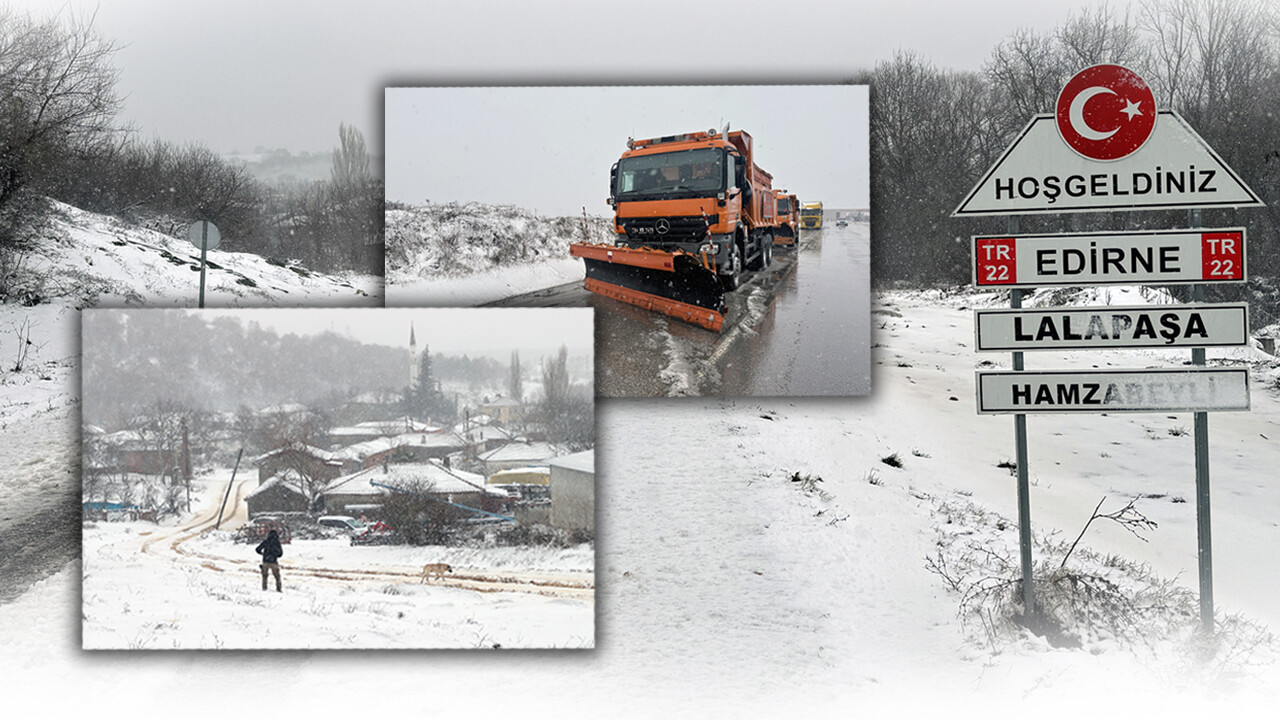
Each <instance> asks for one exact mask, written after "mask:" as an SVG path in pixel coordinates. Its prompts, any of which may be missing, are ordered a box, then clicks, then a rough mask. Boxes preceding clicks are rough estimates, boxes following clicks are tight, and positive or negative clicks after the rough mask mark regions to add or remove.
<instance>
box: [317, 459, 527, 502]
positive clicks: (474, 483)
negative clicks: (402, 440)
mask: <svg viewBox="0 0 1280 720" xmlns="http://www.w3.org/2000/svg"><path fill="white" fill-rule="evenodd" d="M395 492H410V493H414V494H422V495H426V496H428V497H431V498H433V499H436V500H439V501H441V502H447V503H453V504H457V505H463V506H466V507H472V508H478V509H481V510H486V511H488V512H495V510H494V509H493V508H500V507H502V506H503V505H504V504H505V503H506V502H507V499H508V498H507V494H506V492H504V491H501V490H497V489H493V488H486V487H485V485H484V478H483V477H482V476H480V475H476V474H475V473H469V472H464V471H462V470H455V469H453V468H450V467H448V466H446V465H445V464H444V463H442V462H436V461H428V462H421V463H394V464H393V463H388V464H386V465H377V466H374V467H370V468H365V469H364V470H361V471H359V472H355V473H351V474H350V475H344V476H342V477H339V478H336V479H334V480H333V481H332V482H330V483H329V485H328V486H327V487H326V488H325V489H324V490H323V491H322V493H321V496H322V497H323V498H324V506H325V509H326V512H330V513H335V514H358V513H361V512H371V511H372V512H376V511H377V509H379V508H381V506H382V504H383V503H385V502H386V500H387V498H388V497H389V496H390V495H391V494H392V493H395Z"/></svg>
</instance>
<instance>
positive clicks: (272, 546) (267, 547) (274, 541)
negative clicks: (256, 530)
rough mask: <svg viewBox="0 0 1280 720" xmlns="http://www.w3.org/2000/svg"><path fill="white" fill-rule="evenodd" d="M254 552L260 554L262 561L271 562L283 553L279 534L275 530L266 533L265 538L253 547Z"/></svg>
mask: <svg viewBox="0 0 1280 720" xmlns="http://www.w3.org/2000/svg"><path fill="white" fill-rule="evenodd" d="M253 551H254V552H256V553H258V554H259V555H261V556H262V562H264V563H273V562H276V561H277V560H279V559H280V556H281V555H284V548H282V547H280V536H279V535H277V534H276V531H275V530H272V531H271V532H269V533H267V539H266V540H263V541H262V542H260V543H258V547H256V548H254V549H253Z"/></svg>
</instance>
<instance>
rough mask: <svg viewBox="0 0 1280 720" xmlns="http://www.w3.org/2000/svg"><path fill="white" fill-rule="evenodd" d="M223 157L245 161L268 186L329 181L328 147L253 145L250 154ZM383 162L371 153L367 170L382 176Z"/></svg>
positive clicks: (246, 166)
mask: <svg viewBox="0 0 1280 720" xmlns="http://www.w3.org/2000/svg"><path fill="white" fill-rule="evenodd" d="M226 157H227V159H228V160H231V161H234V162H242V163H244V165H245V168H246V169H247V170H248V171H249V173H250V174H251V175H253V177H254V178H256V179H257V180H259V181H261V182H263V183H266V184H268V185H279V184H285V185H292V184H306V183H313V182H316V181H319V180H328V179H329V173H330V168H331V167H332V164H333V152H332V151H330V150H325V151H323V152H307V151H305V150H304V151H302V152H299V153H291V152H289V151H288V150H284V149H277V150H267V149H265V148H256V149H255V150H254V152H252V153H236V154H232V155H227V156H226ZM382 164H383V163H382V156H381V155H372V156H370V158H369V170H370V171H371V172H372V173H373V175H374V176H375V177H379V178H380V177H382Z"/></svg>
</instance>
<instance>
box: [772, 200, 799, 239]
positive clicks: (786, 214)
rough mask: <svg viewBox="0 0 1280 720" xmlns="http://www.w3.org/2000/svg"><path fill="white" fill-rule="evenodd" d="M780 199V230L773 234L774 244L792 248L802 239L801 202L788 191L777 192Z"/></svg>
mask: <svg viewBox="0 0 1280 720" xmlns="http://www.w3.org/2000/svg"><path fill="white" fill-rule="evenodd" d="M774 195H775V196H777V198H778V228H777V229H776V230H774V232H773V244H774V245H776V246H778V247H786V248H792V247H795V246H796V241H798V240H799V239H800V200H799V198H797V197H796V196H795V195H790V194H788V193H787V191H786V190H776V191H774Z"/></svg>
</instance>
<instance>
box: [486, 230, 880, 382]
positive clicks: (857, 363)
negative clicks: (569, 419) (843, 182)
mask: <svg viewBox="0 0 1280 720" xmlns="http://www.w3.org/2000/svg"><path fill="white" fill-rule="evenodd" d="M800 240H801V243H800V246H799V248H797V249H795V250H776V251H775V253H774V261H773V264H772V265H771V266H770V268H769V269H768V270H766V271H764V272H760V273H754V274H752V275H751V276H749V277H748V278H747V280H746V282H744V284H743V286H742V287H741V288H739V289H738V290H736V291H735V292H732V293H730V294H728V295H727V296H726V300H727V302H728V305H729V311H728V313H726V322H725V328H724V331H723V332H721V333H715V332H711V331H709V330H704V329H702V328H700V327H697V326H694V325H689V324H686V323H683V322H680V321H678V320H674V319H672V318H668V317H666V316H664V315H661V314H658V313H653V312H649V311H647V310H642V309H640V308H637V307H634V306H631V305H627V304H626V303H621V302H617V301H615V300H610V299H608V298H605V297H601V296H599V295H595V294H593V293H589V292H587V291H586V290H584V289H583V288H582V286H581V284H580V283H572V284H569V285H562V286H559V287H555V288H550V289H548V290H542V291H538V292H535V293H529V294H526V295H520V296H516V297H511V298H507V299H505V300H503V301H501V302H499V303H495V305H499V306H505V307H593V308H595V310H596V314H595V315H596V394H597V396H599V397H663V396H681V395H694V396H696V395H726V396H761V397H763V396H798V395H819V396H832V395H834V396H848V395H865V394H867V393H869V392H870V386H871V369H870V367H871V363H870V352H871V351H870V267H871V262H870V226H869V225H867V224H866V223H852V224H850V225H848V226H846V227H838V226H836V225H835V224H834V223H828V225H827V227H825V228H824V229H822V230H806V231H804V232H802V234H801V238H800ZM739 326H743V327H739ZM735 328H738V329H735Z"/></svg>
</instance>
